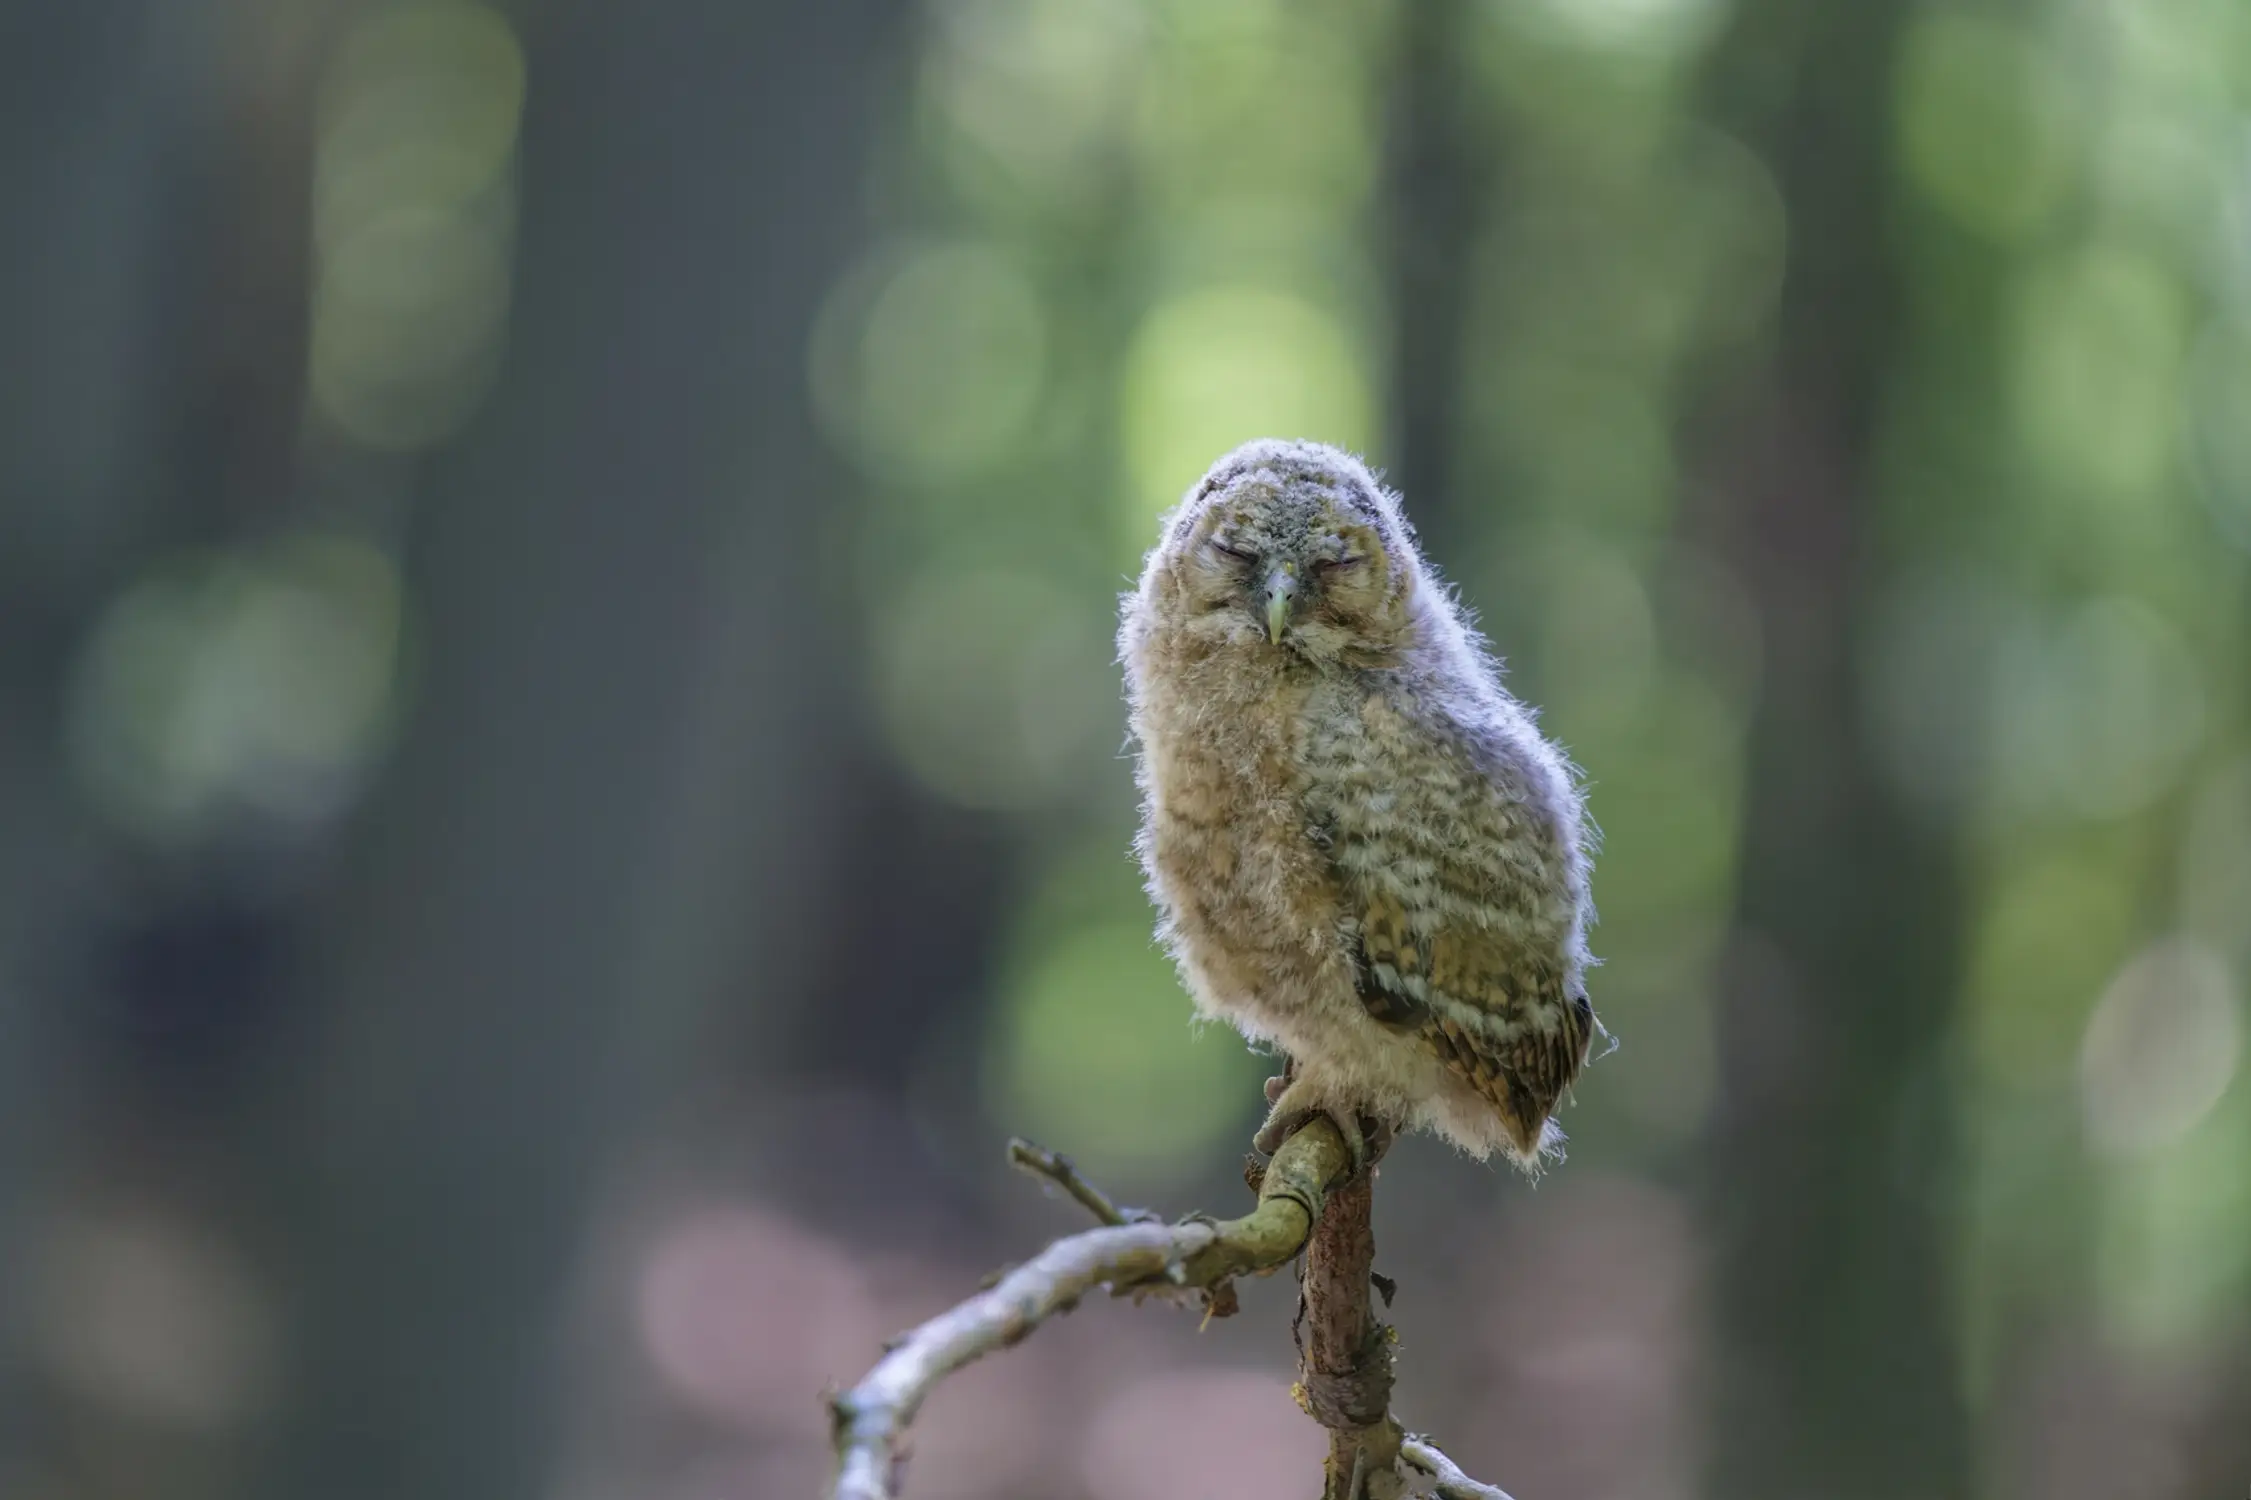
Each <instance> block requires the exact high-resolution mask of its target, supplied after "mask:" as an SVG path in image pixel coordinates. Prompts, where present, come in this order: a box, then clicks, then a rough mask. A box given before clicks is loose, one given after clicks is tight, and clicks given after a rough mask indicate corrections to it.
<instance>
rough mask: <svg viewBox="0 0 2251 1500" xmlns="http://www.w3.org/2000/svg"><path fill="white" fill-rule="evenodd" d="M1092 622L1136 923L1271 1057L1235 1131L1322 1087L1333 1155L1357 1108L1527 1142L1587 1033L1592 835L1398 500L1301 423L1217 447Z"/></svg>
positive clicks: (1489, 1143) (1208, 1006) (1490, 1140)
mask: <svg viewBox="0 0 2251 1500" xmlns="http://www.w3.org/2000/svg"><path fill="white" fill-rule="evenodd" d="M1120 648H1121V653H1122V655H1123V658H1124V661H1125V664H1126V671H1127V681H1128V690H1129V698H1130V701H1131V707H1132V725H1133V733H1134V737H1135V739H1136V741H1137V742H1138V748H1139V762H1140V783H1141V788H1142V791H1143V794H1144V808H1143V814H1144V820H1143V825H1142V829H1141V834H1140V837H1139V840H1138V844H1137V847H1138V849H1139V852H1140V856H1141V860H1142V864H1143V867H1144V869H1145V870H1146V872H1147V875H1148V881H1149V890H1150V894H1151V895H1152V896H1153V897H1154V898H1155V900H1156V902H1157V905H1158V907H1159V909H1160V910H1161V912H1162V915H1163V921H1162V928H1161V931H1162V933H1163V936H1164V938H1165V940H1166V942H1167V944H1168V946H1169V947H1170V948H1171V950H1172V952H1173V955H1174V957H1175V958H1176V959H1177V960H1178V962H1179V965H1180V970H1181V974H1182V976H1183V978H1184V979H1185V981H1186V983H1187V985H1188V988H1189V990H1190V991H1191V992H1192V994H1193V995H1194V997H1195V1000H1196V1005H1197V1009H1198V1010H1199V1011H1200V1012H1201V1013H1203V1014H1205V1015H1208V1016H1217V1017H1221V1018H1224V1019H1226V1020H1227V1021H1230V1022H1232V1023H1233V1024H1234V1025H1235V1026H1236V1027H1237V1028H1238V1029H1239V1030H1241V1031H1242V1032H1243V1034H1244V1035H1245V1036H1246V1037H1248V1038H1250V1039H1251V1040H1252V1041H1254V1042H1270V1043H1273V1044H1276V1045H1278V1046H1279V1047H1280V1048H1281V1049H1282V1051H1283V1052H1285V1053H1286V1054H1287V1055H1288V1057H1289V1060H1290V1067H1289V1072H1288V1074H1287V1079H1288V1081H1287V1083H1286V1085H1284V1086H1282V1087H1280V1088H1279V1090H1278V1093H1277V1097H1275V1099H1274V1108H1273V1111H1272V1113H1271V1114H1270V1115H1269V1116H1268V1119H1267V1122H1266V1125H1265V1127H1264V1129H1262V1130H1261V1132H1260V1136H1259V1141H1258V1144H1259V1146H1260V1148H1261V1149H1263V1150H1267V1151H1271V1150H1273V1149H1274V1147H1275V1146H1276V1145H1278V1144H1279V1143H1280V1141H1281V1139H1282V1138H1283V1136H1285V1135H1286V1134H1287V1133H1288V1132H1289V1131H1290V1130H1291V1129H1294V1128H1295V1127H1296V1126H1297V1125H1298V1124H1300V1123H1302V1122H1303V1121H1305V1120H1306V1119H1309V1118H1311V1117H1312V1116H1313V1115H1314V1114H1317V1113H1325V1114H1328V1115H1329V1116H1330V1117H1332V1118H1333V1119H1335V1120H1336V1122H1337V1126H1338V1129H1339V1130H1340V1131H1342V1132H1343V1133H1344V1135H1345V1138H1346V1139H1347V1141H1348V1142H1351V1143H1352V1144H1353V1147H1354V1155H1355V1157H1356V1158H1357V1159H1361V1160H1365V1157H1366V1149H1367V1148H1366V1145H1365V1137H1364V1133H1363V1131H1362V1129H1361V1128H1360V1126H1361V1122H1362V1120H1363V1119H1365V1120H1367V1121H1369V1122H1371V1123H1373V1124H1374V1125H1375V1126H1376V1127H1377V1128H1378V1130H1379V1131H1380V1132H1381V1133H1382V1134H1383V1135H1384V1136H1386V1137H1388V1135H1389V1133H1390V1132H1391V1131H1393V1130H1403V1129H1414V1128H1424V1129H1430V1130H1434V1131H1436V1132H1437V1133H1438V1134H1440V1135H1442V1136H1445V1137H1446V1138H1447V1139H1448V1140H1451V1141H1453V1142H1454V1143H1455V1144H1456V1145H1458V1146H1460V1147H1462V1148H1463V1149H1464V1150H1466V1151H1468V1152H1470V1153H1471V1154H1473V1155H1475V1156H1477V1157H1479V1158H1480V1159H1482V1158H1484V1157H1485V1156H1486V1155H1487V1154H1489V1153H1490V1152H1491V1151H1492V1150H1494V1149H1495V1148H1498V1149H1500V1150H1501V1151H1503V1152H1504V1153H1506V1154H1507V1155H1509V1156H1510V1157H1512V1158H1513V1159H1514V1160H1516V1161H1517V1162H1518V1163H1520V1164H1522V1165H1524V1166H1526V1167H1527V1168H1531V1167H1535V1166H1536V1165H1537V1164H1538V1162H1539V1161H1540V1159H1541V1157H1542V1156H1543V1155H1545V1154H1548V1153H1550V1152H1553V1151H1554V1150H1555V1148H1556V1147H1557V1146H1558V1144H1559V1143H1560V1142H1561V1140H1562V1132H1561V1131H1560V1130H1558V1129H1557V1128H1556V1126H1555V1125H1554V1123H1553V1122H1552V1121H1551V1120H1550V1118H1549V1117H1550V1115H1551V1114H1553V1112H1554V1110H1555V1108H1556V1105H1557V1103H1558V1101H1559V1100H1560V1099H1561V1098H1562V1096H1563V1094H1564V1092H1565V1091H1566V1090H1567V1089H1569V1088H1570V1086H1571V1083H1572V1080H1573V1079H1574V1078H1576V1077H1577V1076H1578V1072H1579V1069H1580V1067H1581V1065H1582V1064H1583V1063H1584V1062H1585V1061H1586V1058H1587V1050H1588V1045H1589V1043H1590V1041H1591V1040H1592V1038H1593V1037H1594V1035H1595V1033H1596V1032H1598V1031H1599V1030H1600V1029H1601V1026H1600V1023H1599V1022H1598V1021H1597V1020H1596V1019H1595V1015H1594V1010H1593V1008H1592V1007H1591V1006H1590V1005H1589V1003H1588V1000H1587V990H1586V981H1585V971H1586V969H1587V967H1588V965H1589V963H1590V962H1591V960H1590V959H1589V957H1588V955H1587V947H1586V933H1587V927H1588V925H1589V923H1591V922H1592V921H1593V908H1592V906H1591V904H1590V901H1589V897H1588V891H1587V879H1588V853H1589V845H1590V843H1591V831H1590V829H1589V827H1588V825H1587V823H1586V820H1585V816H1584V811H1583V807H1582V804H1581V800H1580V794H1579V790H1578V787H1577V785H1576V782H1575V780H1574V777H1573V773H1572V770H1571V768H1570V766H1569V764H1568V763H1567V762H1566V761H1565V760H1564V758H1563V756H1562V755H1561V754H1560V753H1559V752H1558V751H1557V750H1556V749H1555V747H1554V746H1552V745H1550V744H1549V743H1548V742H1547V741H1546V740H1545V739H1543V738H1542V737H1541V735H1540V733H1539V731H1538V730H1537V729H1536V728H1535V727H1534V724H1533V718H1532V714H1531V713H1530V712H1529V711H1528V710H1527V709H1526V708H1525V707H1524V705H1522V704H1520V703H1519V702H1517V701H1516V699H1514V698H1512V697H1511V696H1510V695H1509V694H1508V692H1507V691H1506V690H1504V689H1503V688H1502V686H1501V684H1500V680H1499V675H1498V670H1497V668H1496V667H1495V665H1494V663H1493V662H1492V661H1491V660H1490V659H1489V658H1488V657H1487V656H1486V655H1485V653H1484V651H1483V650H1482V649H1481V647H1480V645H1479V643H1478V641H1477V639H1476V638H1475V636H1474V635H1473V634H1472V633H1471V630H1470V628H1469V626H1468V624H1467V623H1466V622H1465V620H1464V618H1463V614H1462V610H1461V608H1460V606H1459V605H1458V604H1456V602H1455V601H1454V599H1453V597H1452V595H1451V594H1450V592H1449V591H1448V590H1447V588H1446V586H1445V585H1444V584H1443V583H1441V582H1440V581H1439V579H1438V578H1437V576H1436V575H1435V574H1433V573H1432V572H1431V571H1430V569H1429V568H1428V567H1427V566H1426V565H1425V564H1424V562H1423V560H1422V558H1421V557H1420V556H1419V555H1418V554H1417V553H1416V551H1415V541H1414V535H1413V533H1412V532H1411V531H1410V530H1409V528H1408V525H1407V521H1406V518H1405V517H1404V516H1403V515H1402V514H1401V512H1400V509H1399V502H1398V499H1397V497H1396V496H1393V495H1391V494H1389V493H1387V492H1386V491H1385V490H1384V489H1383V488H1382V487H1381V486H1380V485H1379V484H1378V483H1377V482H1376V481H1375V479H1374V478H1373V477H1372V476H1371V475H1370V474H1369V472H1368V470H1367V469H1366V468H1365V467H1364V466H1363V465H1362V464H1361V463H1360V461H1359V460H1358V459H1356V458H1354V457H1352V456H1351V455H1350V454H1347V453H1343V452H1340V451H1339V450H1337V449H1334V448H1330V447H1327V446H1325V445H1322V444H1318V443H1306V442H1275V441H1266V442H1255V443H1250V444H1246V445H1245V446H1243V447H1241V448H1238V449H1236V450H1235V451H1234V452H1233V453H1230V454H1228V455H1227V456H1226V457H1224V458H1222V459H1221V460H1220V461H1219V462H1218V463H1216V464H1214V465H1213V466H1212V468H1211V471H1210V472H1209V473H1207V474H1206V475H1205V476H1204V477H1203V479H1202V480H1201V481H1200V482H1198V483H1197V485H1196V486H1195V488H1194V489H1193V490H1191V491H1190V492H1189V494H1188V497H1187V499H1186V500H1185V501H1183V502H1182V503H1181V505H1180V507H1179V508H1178V509H1176V510H1174V511H1173V512H1172V513H1171V514H1170V515H1168V516H1167V517H1166V518H1165V521H1164V533H1163V537H1162V539H1161V540H1160V541H1159V542H1158V544H1157V546H1156V549H1155V550H1154V551H1152V552H1151V553H1150V554H1149V559H1148V564H1147V567H1146V568H1145V570H1144V571H1143V573H1142V577H1141V585H1140V587H1139V589H1137V590H1136V591H1135V592H1134V593H1132V594H1130V595H1128V596H1127V597H1126V599H1125V602H1124V621H1123V627H1122V629H1121V631H1120ZM1270 1091H1271V1090H1270Z"/></svg>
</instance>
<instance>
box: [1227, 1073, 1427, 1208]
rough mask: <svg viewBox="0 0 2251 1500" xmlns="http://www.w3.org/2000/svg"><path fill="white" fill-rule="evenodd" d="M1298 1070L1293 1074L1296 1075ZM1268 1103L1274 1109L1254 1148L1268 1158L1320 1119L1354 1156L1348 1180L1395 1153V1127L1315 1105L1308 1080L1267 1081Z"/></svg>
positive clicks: (1285, 1077)
mask: <svg viewBox="0 0 2251 1500" xmlns="http://www.w3.org/2000/svg"><path fill="white" fill-rule="evenodd" d="M1294 1071H1295V1070H1294V1069H1293V1070H1292V1072H1293V1073H1294ZM1266 1098H1267V1102H1268V1103H1269V1104H1271V1105H1272V1106H1273V1108H1272V1109H1271V1110H1269V1111H1268V1112H1267V1115H1266V1123H1265V1124H1263V1125H1261V1126H1259V1127H1258V1134H1257V1135H1254V1136H1252V1137H1251V1145H1252V1146H1253V1147H1254V1148H1256V1149H1257V1150H1259V1151H1261V1152H1263V1153H1264V1154H1266V1155H1268V1156H1272V1155H1273V1154H1274V1153H1275V1152H1276V1151H1279V1150H1280V1149H1281V1148H1282V1142H1284V1141H1286V1140H1288V1139H1289V1138H1290V1137H1291V1136H1293V1135H1295V1134H1296V1133H1297V1132H1298V1131H1299V1130H1300V1129H1302V1128H1304V1126H1305V1125H1306V1123H1307V1122H1308V1121H1310V1120H1312V1119H1313V1117H1314V1116H1316V1115H1326V1116H1327V1117H1328V1120H1329V1123H1330V1124H1332V1125H1334V1126H1336V1128H1337V1134H1338V1135H1340V1136H1342V1137H1344V1149H1345V1150H1346V1151H1347V1152H1349V1153H1350V1154H1351V1157H1352V1170H1351V1172H1350V1173H1349V1174H1347V1176H1346V1178H1345V1180H1346V1181H1347V1182H1349V1181H1351V1180H1352V1179H1353V1178H1354V1177H1358V1176H1359V1175H1360V1174H1361V1173H1362V1172H1365V1171H1367V1170H1368V1169H1369V1168H1370V1167H1372V1166H1374V1165H1375V1164H1376V1163H1377V1162H1379V1161H1381V1160H1382V1159H1383V1154H1384V1153H1385V1152H1386V1151H1389V1150H1390V1149H1391V1141H1392V1129H1391V1126H1390V1125H1389V1124H1387V1123H1385V1122H1384V1121H1381V1120H1366V1121H1363V1120H1362V1119H1361V1117H1360V1116H1359V1115H1358V1114H1357V1113H1355V1112H1354V1111H1352V1110H1348V1109H1332V1108H1330V1107H1329V1106H1327V1105H1322V1104H1314V1103H1312V1102H1311V1101H1310V1100H1309V1099H1308V1098H1307V1097H1306V1093H1305V1084H1304V1080H1303V1079H1301V1078H1296V1077H1294V1076H1292V1074H1284V1075H1283V1076H1282V1077H1280V1078H1269V1079H1268V1080H1267V1081H1266Z"/></svg>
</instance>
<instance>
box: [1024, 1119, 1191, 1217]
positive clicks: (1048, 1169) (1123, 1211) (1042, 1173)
mask: <svg viewBox="0 0 2251 1500" xmlns="http://www.w3.org/2000/svg"><path fill="white" fill-rule="evenodd" d="M1008 1164H1009V1165H1010V1166H1012V1167H1015V1168H1017V1169H1018V1170H1020V1171H1023V1172H1028V1173H1030V1174H1031V1175H1032V1176H1034V1177H1040V1178H1045V1179H1046V1180H1047V1181H1049V1182H1052V1183H1054V1184H1055V1185H1056V1186H1057V1187H1059V1188H1061V1189H1062V1190H1063V1191H1064V1192H1066V1193H1069V1194H1070V1195H1071V1196H1072V1197H1073V1198H1076V1199H1077V1200H1078V1201H1079V1203H1080V1205H1081V1206H1082V1207H1084V1208H1085V1209H1086V1211H1087V1212H1088V1213H1090V1214H1092V1215H1094V1217H1095V1218H1096V1219H1098V1220H1100V1221H1101V1222H1102V1223H1104V1224H1108V1225H1111V1226H1113V1227H1115V1226H1116V1225H1119V1224H1156V1223H1160V1222H1162V1220H1161V1219H1160V1218H1159V1217H1158V1216H1157V1215H1156V1214H1153V1213H1151V1212H1150V1211H1149V1210H1148V1209H1146V1208H1120V1207H1119V1206H1118V1205H1117V1204H1115V1203H1113V1202H1111V1201H1110V1195H1109V1194H1107V1193H1105V1192H1103V1191H1102V1190H1101V1189H1100V1188H1098V1187H1096V1186H1095V1185H1094V1184H1093V1183H1091V1182H1089V1181H1087V1180H1086V1179H1085V1178H1084V1177H1081V1176H1080V1175H1079V1169H1078V1167H1077V1166H1076V1165H1075V1164H1074V1163H1073V1162H1072V1161H1071V1158H1069V1157H1068V1156H1065V1155H1063V1154H1062V1153H1061V1152H1059V1151H1050V1150H1048V1149H1047V1148H1046V1147H1045V1146H1038V1145H1034V1144H1033V1143H1032V1142H1030V1141H1027V1140H1025V1139H1024V1138H1023V1137H1022V1136H1017V1137H1016V1138H1014V1139H1013V1140H1011V1141H1010V1142H1009V1143H1008Z"/></svg>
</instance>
